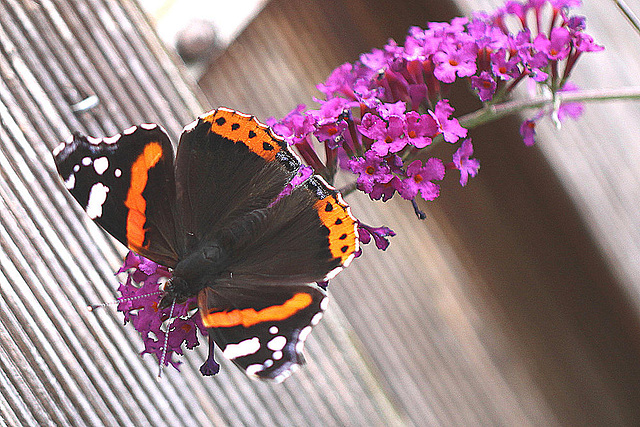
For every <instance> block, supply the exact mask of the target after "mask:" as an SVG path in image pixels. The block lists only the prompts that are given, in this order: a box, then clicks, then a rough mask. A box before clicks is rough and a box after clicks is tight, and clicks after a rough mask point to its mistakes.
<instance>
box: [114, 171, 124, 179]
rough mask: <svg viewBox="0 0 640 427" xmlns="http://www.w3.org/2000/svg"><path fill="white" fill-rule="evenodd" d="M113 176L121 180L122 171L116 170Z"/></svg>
mask: <svg viewBox="0 0 640 427" xmlns="http://www.w3.org/2000/svg"><path fill="white" fill-rule="evenodd" d="M113 174H114V175H115V177H116V178H120V177H121V176H122V171H121V170H120V169H116V170H114V171H113Z"/></svg>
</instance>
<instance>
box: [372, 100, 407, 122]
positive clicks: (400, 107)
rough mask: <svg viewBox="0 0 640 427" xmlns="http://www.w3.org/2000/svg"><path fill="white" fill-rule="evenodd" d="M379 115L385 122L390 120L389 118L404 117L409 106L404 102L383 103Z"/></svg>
mask: <svg viewBox="0 0 640 427" xmlns="http://www.w3.org/2000/svg"><path fill="white" fill-rule="evenodd" d="M377 111H378V114H379V115H380V117H382V118H383V119H384V120H389V117H392V116H397V117H403V116H404V113H405V111H407V105H406V104H405V103H404V102H403V101H398V102H395V103H388V102H386V103H383V104H380V105H379V106H378V108H377Z"/></svg>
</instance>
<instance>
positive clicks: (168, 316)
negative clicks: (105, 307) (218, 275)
mask: <svg viewBox="0 0 640 427" xmlns="http://www.w3.org/2000/svg"><path fill="white" fill-rule="evenodd" d="M120 273H125V274H126V277H127V278H126V281H125V282H124V283H121V284H120V287H119V288H118V291H119V292H120V295H121V296H120V298H118V301H119V304H118V311H121V312H122V313H124V321H125V323H127V322H130V323H131V324H132V325H133V327H134V328H135V329H136V330H137V331H138V332H140V334H141V336H142V340H143V342H144V350H143V351H142V353H141V354H145V353H149V354H154V355H155V356H156V357H157V358H158V361H159V362H160V363H164V364H165V365H167V366H168V365H169V364H171V365H173V367H175V368H176V369H177V368H178V365H179V364H180V362H178V361H175V360H173V354H174V353H176V354H179V355H182V354H183V352H182V345H183V344H184V345H185V346H186V348H188V349H192V348H194V347H196V346H197V345H199V342H198V337H197V333H196V332H197V331H198V330H199V331H200V332H201V333H202V334H204V335H205V336H206V335H207V333H206V328H205V327H204V325H203V324H202V320H201V318H200V315H199V314H198V313H197V310H195V306H196V301H195V297H194V298H191V299H190V300H188V301H186V302H185V303H184V304H176V305H175V306H174V307H173V313H172V312H171V309H170V308H162V309H161V308H160V307H159V304H160V299H161V298H162V295H163V292H162V291H160V290H159V286H160V283H161V282H163V281H166V280H167V279H169V278H170V277H171V273H170V272H169V270H168V269H167V268H166V267H164V266H162V265H159V264H156V263H155V262H153V261H150V260H148V259H146V258H144V257H142V256H140V255H137V254H136V253H134V252H129V253H128V254H127V256H126V258H125V260H124V263H123V265H122V267H121V268H120V270H118V272H117V274H120ZM165 343H166V345H165ZM218 369H219V366H218V364H217V363H216V362H215V360H214V359H213V349H212V348H211V349H210V352H209V358H208V359H207V361H206V362H205V364H204V365H203V366H202V367H201V368H200V371H201V372H202V373H203V375H213V374H215V373H217V372H218Z"/></svg>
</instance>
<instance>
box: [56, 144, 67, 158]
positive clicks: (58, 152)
mask: <svg viewBox="0 0 640 427" xmlns="http://www.w3.org/2000/svg"><path fill="white" fill-rule="evenodd" d="M66 146H67V144H66V143H64V142H61V143H60V144H59V145H58V146H57V147H56V148H54V149H53V152H52V154H53V157H56V156H57V155H58V154H60V152H61V151H62V150H64V147H66Z"/></svg>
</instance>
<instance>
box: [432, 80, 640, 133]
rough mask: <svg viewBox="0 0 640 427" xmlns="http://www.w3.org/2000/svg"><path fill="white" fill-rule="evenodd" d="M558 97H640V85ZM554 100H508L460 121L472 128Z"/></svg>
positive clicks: (579, 99) (568, 99)
mask: <svg viewBox="0 0 640 427" xmlns="http://www.w3.org/2000/svg"><path fill="white" fill-rule="evenodd" d="M556 98H558V99H559V101H560V102H595V101H609V100H620V99H640V87H638V86H633V87H624V88H614V89H588V90H581V91H575V92H557V93H556ZM553 102H554V99H553V98H551V97H548V96H537V97H534V98H529V99H522V100H516V101H508V102H504V103H502V104H495V105H489V106H487V107H485V108H483V109H481V110H478V111H474V112H473V113H469V114H466V115H464V116H462V117H459V118H458V121H459V122H460V124H461V125H462V126H463V127H465V128H467V129H472V128H474V127H477V126H480V125H482V124H485V123H489V122H492V121H494V120H498V119H500V118H502V117H504V116H507V115H509V114H513V113H517V112H520V111H523V110H527V109H529V108H539V107H542V106H544V105H546V104H551V103H553ZM434 142H435V139H434Z"/></svg>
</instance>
